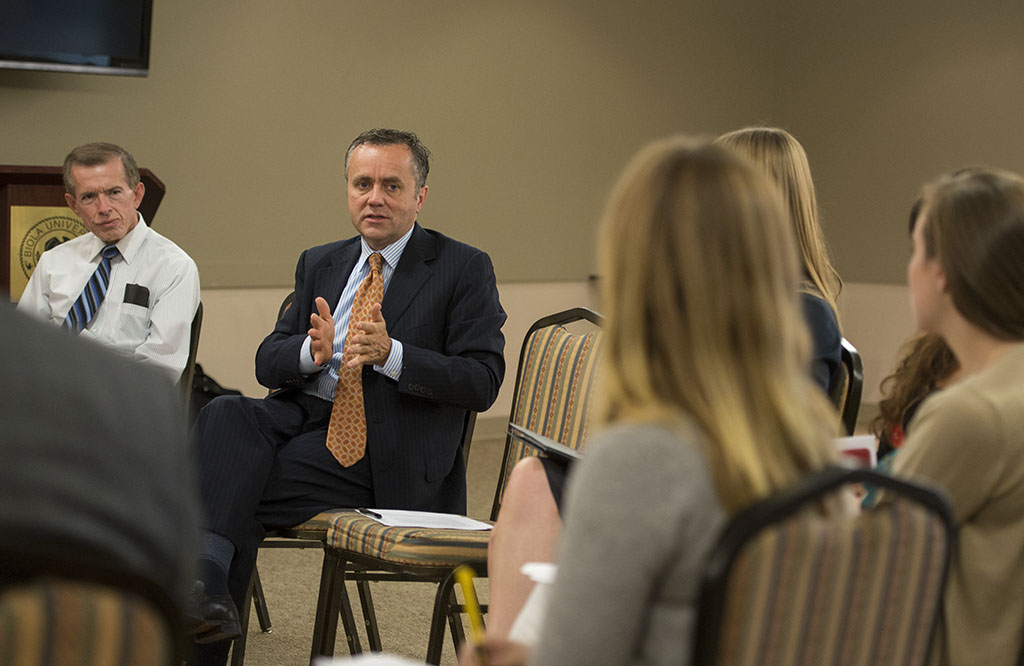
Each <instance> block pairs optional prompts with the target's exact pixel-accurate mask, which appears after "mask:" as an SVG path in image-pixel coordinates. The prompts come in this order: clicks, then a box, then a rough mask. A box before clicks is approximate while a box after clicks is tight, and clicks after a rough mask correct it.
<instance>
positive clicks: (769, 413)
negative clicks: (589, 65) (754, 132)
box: [597, 137, 835, 510]
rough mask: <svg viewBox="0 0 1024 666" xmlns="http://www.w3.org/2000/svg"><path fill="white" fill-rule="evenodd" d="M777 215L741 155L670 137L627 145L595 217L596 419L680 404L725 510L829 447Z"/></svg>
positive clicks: (773, 198)
mask: <svg viewBox="0 0 1024 666" xmlns="http://www.w3.org/2000/svg"><path fill="white" fill-rule="evenodd" d="M786 219H787V217H786V213H785V210H784V208H783V206H782V202H781V200H780V198H779V195H778V193H777V190H776V189H775V188H774V187H773V186H772V185H771V184H770V183H769V181H768V180H767V179H766V178H765V177H764V176H763V175H762V174H760V173H758V172H757V171H756V170H755V169H754V168H753V167H752V166H751V165H749V164H748V163H747V162H746V161H745V160H743V159H742V158H740V157H738V156H736V155H734V154H732V153H730V152H729V151H727V150H725V149H723V148H719V147H716V146H713V145H710V144H708V143H695V142H694V141H692V140H687V139H684V138H681V137H677V138H671V139H666V140H662V141H659V142H656V143H654V144H651V145H650V146H648V147H647V148H645V149H644V150H642V151H641V152H640V153H639V154H638V155H637V156H636V157H635V158H634V159H633V161H632V162H631V163H630V164H629V166H628V167H627V168H626V170H625V172H624V173H623V175H622V176H621V178H620V179H619V181H618V184H617V185H616V186H615V189H614V190H613V192H612V195H611V199H610V201H609V204H608V207H607V209H606V212H605V216H604V220H603V222H602V225H601V233H600V239H599V251H598V258H599V262H600V267H601V274H602V275H603V276H605V279H604V280H602V297H603V307H604V309H605V312H606V315H607V319H606V326H605V332H606V337H605V346H604V350H605V357H604V359H603V362H604V365H603V369H602V399H601V400H600V401H599V403H598V407H597V417H598V420H599V421H601V422H603V423H608V422H612V421H620V420H626V421H650V420H653V421H659V422H665V423H670V424H671V423H675V422H678V419H679V417H680V414H685V415H688V416H690V417H691V418H692V419H693V420H694V421H695V422H696V423H697V424H698V425H699V426H700V427H701V428H702V429H703V431H704V433H705V434H706V436H707V438H708V441H709V447H708V457H709V462H710V464H711V467H712V473H713V477H714V479H715V483H716V487H717V489H718V492H719V495H720V498H721V500H722V502H723V505H724V506H725V507H726V508H727V509H732V510H734V509H736V508H739V507H741V506H743V505H745V504H747V503H749V502H751V501H753V500H754V499H756V498H759V497H762V496H764V495H767V494H769V493H771V492H772V491H774V490H777V489H780V488H782V487H784V486H785V485H787V484H789V483H791V482H793V481H794V480H796V479H797V478H798V477H799V476H800V475H801V474H802V473H805V472H807V471H808V470H810V469H814V468H818V467H820V466H822V465H824V464H826V462H828V461H830V460H832V459H833V457H834V453H833V447H832V446H831V444H830V442H829V437H830V435H831V433H833V432H834V429H835V426H834V421H835V419H834V416H833V415H832V413H831V411H830V409H829V407H828V403H827V402H826V401H825V399H824V396H823V395H822V393H821V391H820V390H818V389H817V387H816V386H815V385H814V384H813V382H812V381H811V379H810V377H809V376H808V374H807V366H808V364H809V355H808V354H809V349H810V341H809V338H808V335H807V331H806V326H805V325H804V323H803V318H802V317H801V315H800V305H799V300H798V299H799V296H798V291H797V284H798V277H797V261H796V254H795V244H794V242H793V240H792V232H791V231H790V230H789V228H788V223H787V221H786Z"/></svg>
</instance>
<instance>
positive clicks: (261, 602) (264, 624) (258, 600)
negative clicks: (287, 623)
mask: <svg viewBox="0 0 1024 666" xmlns="http://www.w3.org/2000/svg"><path fill="white" fill-rule="evenodd" d="M253 578H254V580H253V585H252V603H253V607H255V609H256V620H257V621H258V622H259V624H260V631H262V632H263V633H265V634H269V633H270V631H271V626H272V625H271V624H270V610H269V609H268V608H267V597H266V596H264V594H263V583H262V581H260V570H259V567H256V568H255V569H253Z"/></svg>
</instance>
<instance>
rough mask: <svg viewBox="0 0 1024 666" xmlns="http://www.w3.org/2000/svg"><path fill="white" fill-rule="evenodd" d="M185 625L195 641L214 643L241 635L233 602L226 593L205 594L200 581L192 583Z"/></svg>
mask: <svg viewBox="0 0 1024 666" xmlns="http://www.w3.org/2000/svg"><path fill="white" fill-rule="evenodd" d="M185 626H186V629H187V631H188V633H189V634H190V635H192V636H193V638H194V639H195V641H196V642H197V643H216V642H217V641H226V640H233V639H235V638H238V637H239V636H241V634H242V632H241V628H240V626H239V623H238V611H237V610H236V609H235V602H234V601H232V600H231V597H230V596H228V595H226V594H212V595H207V594H206V592H205V586H204V585H203V582H202V581H199V580H197V581H196V582H195V583H194V584H193V585H192V591H191V594H190V595H189V601H188V608H187V609H186V611H185Z"/></svg>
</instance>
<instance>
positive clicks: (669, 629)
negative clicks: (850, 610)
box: [463, 138, 834, 666]
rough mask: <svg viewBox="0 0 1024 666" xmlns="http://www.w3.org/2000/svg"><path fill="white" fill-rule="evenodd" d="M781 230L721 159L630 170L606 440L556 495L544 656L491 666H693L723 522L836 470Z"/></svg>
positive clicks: (611, 208)
mask: <svg viewBox="0 0 1024 666" xmlns="http://www.w3.org/2000/svg"><path fill="white" fill-rule="evenodd" d="M788 226H789V224H788V216H787V214H786V212H785V209H784V207H783V205H782V202H781V199H780V198H779V195H778V192H777V190H776V188H775V187H774V186H773V185H772V184H771V183H770V182H769V181H768V180H767V179H766V178H765V177H764V176H763V175H762V174H760V173H759V172H757V171H756V170H755V169H754V168H753V167H752V166H751V165H750V164H749V163H748V162H747V161H745V160H743V159H741V158H740V157H738V156H736V155H734V154H733V153H731V152H729V151H728V150H726V149H724V148H721V147H717V146H713V145H710V144H706V143H695V142H693V141H690V140H686V139H681V138H673V139H667V140H663V141H660V142H657V143H655V144H652V145H651V146H649V147H647V148H646V149H644V150H643V151H642V152H641V153H640V154H639V155H637V156H636V157H635V158H634V159H633V161H632V162H631V163H630V165H629V166H628V168H627V169H626V171H625V173H624V174H623V175H622V177H621V178H620V180H619V183H618V185H617V186H616V188H615V190H614V191H613V193H612V196H611V200H610V203H609V205H608V208H607V212H606V214H605V218H604V221H603V224H602V228H601V234H600V240H599V262H600V268H601V274H602V275H603V276H604V277H605V279H604V280H603V281H602V292H603V294H602V296H603V310H604V312H605V314H606V317H607V318H606V327H605V331H606V338H605V344H604V350H605V352H604V354H605V355H604V358H603V359H602V363H603V365H602V369H601V377H602V380H601V381H602V399H601V402H600V404H599V405H598V407H597V409H598V413H597V417H598V420H599V422H600V424H601V430H600V432H599V433H598V434H597V435H595V436H594V437H593V438H592V439H591V441H590V443H589V444H588V448H587V455H586V456H585V457H584V459H583V460H582V462H580V463H578V465H577V467H576V469H575V470H574V472H573V476H572V479H571V483H570V486H569V489H568V493H567V497H566V516H565V518H566V520H565V528H564V531H563V533H562V539H561V543H560V547H559V557H558V560H559V561H560V562H562V563H563V564H562V565H561V566H560V567H559V571H558V576H557V580H556V581H555V583H554V586H553V588H552V591H551V596H550V599H549V604H548V608H547V614H546V618H545V622H544V624H543V629H542V631H541V636H540V640H539V643H538V644H537V645H536V647H535V648H534V649H533V652H532V654H529V649H528V648H523V647H521V646H515V645H510V644H509V643H508V642H507V641H503V640H500V639H494V640H493V641H490V642H489V645H488V647H489V648H490V649H491V656H492V659H491V662H492V663H494V664H500V663H505V664H513V663H521V662H522V661H523V660H524V659H526V658H528V659H529V663H531V664H536V665H538V666H547V665H549V664H550V665H555V664H557V665H559V666H566V665H573V664H580V665H583V664H585V665H587V666H602V665H609V666H611V665H622V664H638V663H644V664H652V665H659V664H664V665H666V666H667V665H669V664H671V665H672V666H679V665H680V664H687V663H689V659H690V655H689V650H690V637H691V632H692V628H693V624H694V619H695V615H696V594H697V584H698V578H699V576H698V572H699V571H700V570H701V568H702V566H703V564H704V559H705V557H706V554H707V552H708V550H709V548H710V546H711V545H712V543H713V541H714V539H715V538H716V536H717V533H718V529H719V527H720V525H721V523H722V521H723V520H724V519H725V517H726V516H727V515H728V514H730V513H732V512H734V511H736V510H737V509H739V508H741V507H743V506H746V505H747V504H749V503H751V502H753V501H754V500H756V499H758V498H761V497H764V496H765V495H768V494H769V493H771V492H773V491H775V490H778V489H781V488H782V487H784V486H786V485H788V484H790V483H792V482H793V481H795V480H796V479H798V478H799V477H800V476H801V475H803V474H805V473H807V472H808V471H810V470H813V469H816V468H819V467H822V466H824V465H825V464H827V463H828V462H830V461H831V460H832V458H833V456H834V452H833V448H832V446H831V445H830V442H829V437H830V435H831V433H832V431H833V428H834V426H833V423H834V416H833V415H832V413H831V411H830V408H829V406H828V403H827V402H826V400H825V397H824V396H823V395H822V393H821V392H820V391H819V390H818V389H817V388H816V387H815V385H814V383H813V382H812V381H811V379H810V377H809V376H808V374H807V363H808V361H809V340H808V336H807V332H806V327H805V326H804V325H803V321H802V319H801V317H800V304H799V298H798V295H797V288H798V264H797V258H796V251H795V243H794V242H793V240H792V233H791V231H790V230H789V228H788ZM471 652H472V651H470V650H466V651H464V654H463V663H472V661H473V657H472V655H471Z"/></svg>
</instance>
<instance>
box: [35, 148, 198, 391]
mask: <svg viewBox="0 0 1024 666" xmlns="http://www.w3.org/2000/svg"><path fill="white" fill-rule="evenodd" d="M64 189H65V190H66V193H65V194H64V199H65V200H66V201H67V203H68V206H69V207H70V208H71V210H72V211H74V213H75V214H76V215H77V216H78V217H79V218H81V220H82V222H83V223H84V224H85V227H86V229H88V230H89V233H87V234H84V235H82V236H79V237H78V238H75V239H73V240H70V241H68V242H66V243H63V244H61V245H58V246H57V247H55V248H52V249H50V250H47V251H46V252H44V253H43V254H42V256H41V257H40V259H39V264H38V265H37V266H36V269H35V272H33V273H32V277H31V279H29V282H28V285H27V286H26V287H25V291H24V293H23V294H22V297H21V300H20V301H19V302H18V309H19V310H22V311H25V312H28V313H30V314H33V315H35V316H37V317H39V318H42V319H44V320H47V321H51V322H53V323H54V324H56V325H58V326H64V327H65V328H69V329H70V330H72V331H75V330H81V333H80V334H81V336H82V337H83V338H91V339H95V340H97V341H99V342H101V343H103V344H104V345H106V346H108V347H110V348H112V349H114V350H115V351H117V352H120V353H122V354H123V355H125V356H128V357H131V358H135V359H137V360H139V361H141V362H143V363H147V364H149V365H152V366H155V367H156V368H158V369H159V370H161V372H162V373H163V374H164V375H165V376H166V377H168V378H169V379H171V380H172V381H178V379H179V378H180V376H181V373H182V371H183V370H184V369H185V363H186V362H187V359H188V351H189V336H190V332H191V327H192V318H193V317H194V316H195V313H196V309H197V308H198V306H199V271H198V270H197V269H196V264H195V262H194V261H192V259H191V257H189V256H188V255H187V254H185V252H184V251H183V250H182V249H181V248H179V247H178V246H177V245H175V244H174V243H172V242H171V241H170V240H168V239H166V238H164V237H163V236H161V235H160V234H158V233H157V232H155V231H153V230H152V229H150V228H149V226H148V225H147V224H146V221H145V220H144V219H142V215H141V214H140V213H139V211H138V207H139V204H140V203H141V202H142V197H143V195H144V194H145V190H146V188H145V185H143V184H142V182H141V181H140V180H139V169H138V167H137V166H136V164H135V158H133V157H132V156H131V154H130V153H129V152H128V151H126V150H125V149H123V148H121V147H120V146H115V145H113V144H109V143H89V144H86V145H84V146H79V147H78V148H75V149H74V150H72V151H71V152H70V153H69V154H68V156H67V158H66V159H65V160H64ZM109 246H116V248H117V252H116V253H113V252H109V253H110V254H112V255H113V256H112V257H110V258H109V259H108V261H109V275H108V276H107V279H106V280H105V282H106V294H105V296H103V295H99V298H98V299H97V298H96V294H97V292H96V286H95V282H93V283H90V281H91V280H93V274H94V273H96V272H97V267H99V266H100V264H101V263H103V261H104V249H105V248H107V247H109ZM86 289H92V290H93V297H92V299H91V301H90V303H91V304H92V305H95V310H93V308H92V307H90V306H89V305H85V306H84V309H83V306H76V301H78V300H79V297H80V296H81V295H82V294H83V290H86ZM97 300H98V301H99V302H98V303H95V301H97ZM73 309H74V310H77V311H78V313H77V314H76V313H73V312H72V310H73ZM69 313H71V314H69ZM76 320H77V321H76Z"/></svg>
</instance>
